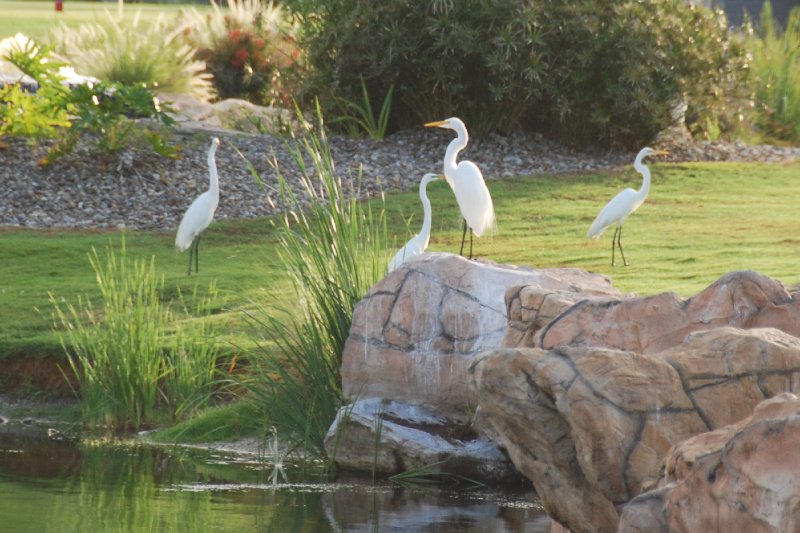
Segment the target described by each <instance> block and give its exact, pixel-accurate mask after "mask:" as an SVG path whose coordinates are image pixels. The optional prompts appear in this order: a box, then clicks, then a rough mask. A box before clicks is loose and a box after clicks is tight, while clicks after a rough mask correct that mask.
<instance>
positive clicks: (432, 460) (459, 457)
mask: <svg viewBox="0 0 800 533" xmlns="http://www.w3.org/2000/svg"><path fill="white" fill-rule="evenodd" d="M340 428H344V430H343V431H340ZM326 448H327V449H329V450H334V451H335V456H333V457H334V459H335V460H336V462H337V464H339V465H346V467H347V468H348V469H350V470H358V471H362V472H370V471H374V472H378V473H382V474H393V473H397V472H407V471H412V470H419V469H421V468H423V467H426V468H429V467H431V465H435V466H434V467H433V471H434V472H436V473H437V474H450V475H454V476H460V477H463V478H466V479H475V480H478V479H479V480H486V481H490V482H494V483H522V482H524V478H523V477H522V476H521V475H520V474H519V472H517V470H516V469H515V468H514V467H513V465H511V464H510V462H509V461H508V458H507V457H506V456H505V455H504V454H503V453H502V452H501V451H500V450H499V449H498V448H497V446H496V445H495V444H494V443H493V442H492V441H490V440H489V439H488V438H487V437H485V436H483V435H480V434H478V433H476V432H475V430H473V429H471V428H470V427H469V426H461V427H455V426H453V425H452V424H449V423H448V422H447V421H446V420H444V419H442V418H440V417H438V416H436V415H434V414H432V413H430V412H428V411H427V410H425V409H424V408H422V407H418V406H414V405H409V404H404V403H400V402H393V401H389V400H381V399H379V398H370V399H367V400H359V401H357V402H355V403H353V404H351V405H350V406H348V407H347V408H345V409H342V410H340V411H339V414H338V416H337V420H336V422H335V423H334V424H333V425H332V426H331V429H330V431H329V432H328V436H327V437H326Z"/></svg>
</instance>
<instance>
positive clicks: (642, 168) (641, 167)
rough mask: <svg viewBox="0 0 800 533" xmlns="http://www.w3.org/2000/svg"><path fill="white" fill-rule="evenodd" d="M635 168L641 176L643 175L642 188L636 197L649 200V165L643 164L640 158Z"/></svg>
mask: <svg viewBox="0 0 800 533" xmlns="http://www.w3.org/2000/svg"><path fill="white" fill-rule="evenodd" d="M633 168H635V169H636V170H638V171H639V174H641V175H642V188H641V189H639V190H638V191H636V196H638V197H639V198H641V199H645V198H647V193H649V192H650V169H649V168H647V165H645V164H644V163H642V160H641V159H640V158H637V159H636V161H634V163H633Z"/></svg>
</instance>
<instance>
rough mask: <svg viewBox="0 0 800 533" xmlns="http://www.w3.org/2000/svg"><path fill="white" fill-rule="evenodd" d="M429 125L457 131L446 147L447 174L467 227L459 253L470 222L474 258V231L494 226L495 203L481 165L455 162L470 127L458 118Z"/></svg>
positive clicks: (445, 164)
mask: <svg viewBox="0 0 800 533" xmlns="http://www.w3.org/2000/svg"><path fill="white" fill-rule="evenodd" d="M425 127H426V128H431V127H438V128H447V129H451V130H453V131H455V132H456V134H457V135H458V136H457V137H456V138H455V139H453V140H452V141H450V144H449V145H448V146H447V151H446V152H445V154H444V177H445V179H446V180H447V183H448V184H449V185H450V188H451V189H453V193H455V195H456V202H458V207H459V209H461V215H462V216H463V217H464V231H463V232H462V234H461V250H460V251H459V254H460V255H464V241H465V240H466V237H467V226H469V229H470V233H469V258H470V259H472V234H473V233H474V234H475V235H477V236H478V237H480V236H481V235H483V234H484V232H486V231H487V230H490V229H492V228H493V227H494V222H495V219H494V205H493V204H492V197H491V195H490V194H489V189H488V188H487V187H486V182H485V181H483V175H482V174H481V171H480V169H479V168H478V166H477V165H476V164H475V163H473V162H472V161H461V162H460V163H457V162H456V157H457V156H458V153H459V152H460V151H461V150H463V149H464V147H465V146H467V143H468V142H469V135H467V127H466V126H464V123H463V122H462V121H461V119H459V118H455V117H453V118H448V119H447V120H440V121H437V122H428V123H427V124H425Z"/></svg>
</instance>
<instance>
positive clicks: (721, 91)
mask: <svg viewBox="0 0 800 533" xmlns="http://www.w3.org/2000/svg"><path fill="white" fill-rule="evenodd" d="M286 4H287V5H288V6H290V7H291V9H293V10H294V12H295V13H296V15H297V16H298V17H299V19H300V21H301V22H302V24H301V27H302V28H303V29H304V32H303V34H302V35H301V36H300V39H301V41H302V44H303V48H304V50H305V53H306V58H305V59H306V63H307V66H308V68H309V70H310V72H309V74H308V76H307V80H308V84H307V85H306V86H305V87H303V92H304V94H306V95H314V96H318V97H319V98H320V101H321V103H322V105H323V107H324V108H325V111H326V115H328V116H334V115H336V114H341V113H342V111H343V110H342V106H341V103H340V102H341V99H342V98H345V99H347V100H350V101H360V98H361V94H362V93H363V90H362V87H361V78H362V77H363V79H364V81H365V83H366V85H367V90H368V93H369V94H370V95H379V96H380V95H384V94H386V93H387V91H388V89H389V88H390V87H392V86H394V107H393V110H392V114H391V119H390V124H389V127H390V130H396V129H399V128H404V127H410V126H418V125H419V124H421V123H422V122H425V121H427V120H433V119H439V118H446V117H448V116H452V115H457V116H460V117H461V118H463V119H464V120H465V122H466V123H467V125H468V127H469V128H470V130H471V131H473V132H475V133H479V134H480V133H486V132H491V131H501V132H502V131H508V130H511V129H515V128H519V127H524V128H526V129H531V130H538V131H542V132H546V133H548V134H550V135H552V136H555V137H557V138H560V139H562V140H564V141H567V142H569V143H572V144H578V145H590V144H598V145H603V146H620V147H639V146H641V145H642V144H643V143H645V142H648V141H649V140H651V139H652V137H653V136H654V135H655V134H656V133H658V132H659V131H660V130H662V129H663V128H664V127H665V126H666V125H668V124H669V123H670V121H671V116H672V114H673V111H674V109H675V108H676V107H677V106H681V105H682V104H684V103H685V105H686V106H687V118H688V119H689V120H690V122H691V124H690V126H691V127H692V129H693V131H694V132H695V133H696V134H698V135H702V134H703V133H704V131H705V130H706V129H707V127H706V126H705V124H709V123H713V124H715V127H716V128H718V129H723V130H724V129H730V128H732V127H733V126H734V125H735V124H734V122H735V120H734V119H732V118H731V117H735V116H736V115H737V111H738V109H739V107H740V106H741V105H743V104H744V102H745V101H746V98H744V96H745V95H743V94H742V93H741V92H739V90H740V89H741V88H742V87H743V86H744V85H743V81H744V76H745V74H746V72H747V70H746V68H745V65H746V61H745V51H744V47H743V46H742V45H741V43H740V40H738V39H737V38H735V37H734V36H732V35H730V34H729V33H728V30H727V26H726V23H725V19H724V16H723V15H722V14H721V13H716V12H713V11H710V10H708V9H705V8H702V7H693V6H691V5H689V4H688V3H687V2H685V1H684V0H621V1H616V0H537V1H533V0H462V1H459V2H455V1H453V0H425V1H422V2H409V1H407V0H380V1H378V0H325V1H324V2H323V1H321V0H287V2H286ZM729 95H733V96H734V98H733V99H732V100H731V99H730V97H729ZM379 106H380V100H379V98H378V99H376V101H375V102H373V108H374V109H373V110H374V112H375V113H377V112H378V108H379Z"/></svg>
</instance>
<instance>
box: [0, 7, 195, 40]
mask: <svg viewBox="0 0 800 533" xmlns="http://www.w3.org/2000/svg"><path fill="white" fill-rule="evenodd" d="M63 7H64V9H63V11H60V12H57V11H56V10H55V2H54V1H51V0H48V1H20V0H17V1H8V0H0V39H3V38H5V37H9V36H11V35H14V34H16V33H17V32H22V33H23V34H25V35H27V36H28V37H34V38H37V39H45V38H46V37H47V34H48V32H49V31H50V29H51V28H54V27H56V26H58V25H59V24H61V23H64V24H66V25H68V26H73V27H77V26H79V25H80V24H82V23H85V22H100V21H103V20H105V19H106V18H107V16H106V11H109V12H111V13H112V14H114V15H116V14H117V8H118V4H117V3H116V2H76V1H74V0H64V4H63ZM187 8H195V9H197V10H198V11H201V12H202V11H206V10H210V9H211V8H210V7H209V6H203V5H196V4H183V5H179V4H130V3H125V4H124V8H123V10H124V11H123V12H124V16H125V17H126V18H128V17H131V18H132V17H134V16H136V14H137V12H141V15H140V16H141V17H143V18H144V20H147V19H155V18H157V17H158V15H159V14H160V13H163V14H164V16H165V17H167V19H170V18H172V17H174V16H175V15H176V14H177V13H178V12H179V11H180V10H181V9H187Z"/></svg>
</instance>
